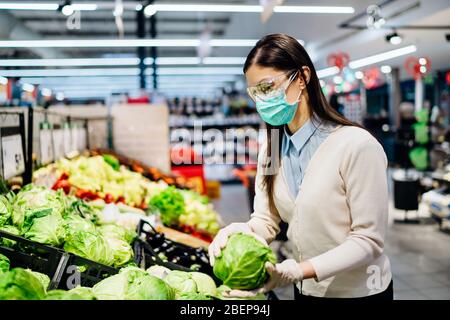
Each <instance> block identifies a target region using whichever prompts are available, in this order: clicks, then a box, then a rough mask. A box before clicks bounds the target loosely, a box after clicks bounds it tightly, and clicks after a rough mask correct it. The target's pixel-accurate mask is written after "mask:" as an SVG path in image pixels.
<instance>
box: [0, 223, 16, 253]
mask: <svg viewBox="0 0 450 320" xmlns="http://www.w3.org/2000/svg"><path fill="white" fill-rule="evenodd" d="M0 230H1V231H5V232H8V233H10V234H13V235H16V236H18V235H19V234H20V231H19V229H17V228H16V227H14V226H1V227H0ZM15 244H16V241H14V240H11V239H7V238H0V246H4V247H8V248H12V247H14V245H15Z"/></svg>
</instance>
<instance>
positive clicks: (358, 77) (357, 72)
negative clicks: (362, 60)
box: [355, 71, 364, 80]
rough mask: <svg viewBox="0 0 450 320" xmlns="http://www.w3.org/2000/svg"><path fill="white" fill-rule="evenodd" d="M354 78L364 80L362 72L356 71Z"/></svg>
mask: <svg viewBox="0 0 450 320" xmlns="http://www.w3.org/2000/svg"><path fill="white" fill-rule="evenodd" d="M355 78H356V79H358V80H361V79H362V78H364V73H363V72H362V71H356V72H355Z"/></svg>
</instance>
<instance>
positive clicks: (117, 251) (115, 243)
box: [105, 237, 134, 267]
mask: <svg viewBox="0 0 450 320" xmlns="http://www.w3.org/2000/svg"><path fill="white" fill-rule="evenodd" d="M105 239H106V241H107V243H108V245H109V247H110V249H111V250H112V253H113V256H114V262H113V266H115V267H120V266H123V265H125V264H127V263H128V262H130V261H131V260H132V259H133V256H134V253H133V248H132V247H131V246H130V245H129V244H128V243H127V242H126V241H124V240H121V239H117V238H111V237H110V238H105Z"/></svg>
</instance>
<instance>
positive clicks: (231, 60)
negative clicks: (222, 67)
mask: <svg viewBox="0 0 450 320" xmlns="http://www.w3.org/2000/svg"><path fill="white" fill-rule="evenodd" d="M245 59H246V58H245V57H206V58H204V59H203V61H202V62H203V64H244V63H245Z"/></svg>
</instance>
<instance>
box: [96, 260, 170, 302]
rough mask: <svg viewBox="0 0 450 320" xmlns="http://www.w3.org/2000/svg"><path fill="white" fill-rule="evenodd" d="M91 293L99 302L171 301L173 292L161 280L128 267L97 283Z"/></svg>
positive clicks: (143, 271) (140, 270)
mask: <svg viewBox="0 0 450 320" xmlns="http://www.w3.org/2000/svg"><path fill="white" fill-rule="evenodd" d="M93 293H94V295H95V296H96V298H97V299H99V300H173V298H174V292H173V289H172V288H171V287H169V286H168V285H167V284H166V283H165V282H164V281H163V280H161V279H158V278H157V277H154V276H151V275H149V274H148V273H147V272H145V270H142V269H139V268H136V267H128V268H124V269H122V270H121V271H120V272H119V274H116V275H114V276H112V277H109V278H106V279H105V280H102V281H100V282H99V283H97V284H96V285H95V286H94V288H93Z"/></svg>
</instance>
